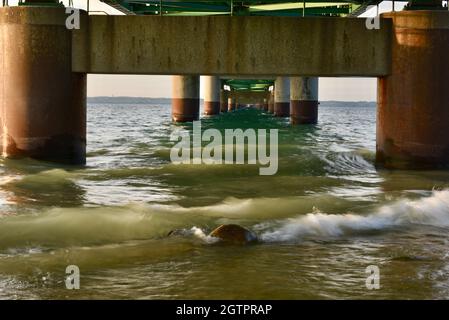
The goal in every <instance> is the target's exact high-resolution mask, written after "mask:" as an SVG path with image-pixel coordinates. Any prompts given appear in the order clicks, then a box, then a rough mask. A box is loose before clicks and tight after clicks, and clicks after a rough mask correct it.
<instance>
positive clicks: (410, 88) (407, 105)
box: [376, 11, 449, 169]
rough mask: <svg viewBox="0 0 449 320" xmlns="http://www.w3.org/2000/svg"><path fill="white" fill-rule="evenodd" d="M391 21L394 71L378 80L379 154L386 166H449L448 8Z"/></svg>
mask: <svg viewBox="0 0 449 320" xmlns="http://www.w3.org/2000/svg"><path fill="white" fill-rule="evenodd" d="M382 17H384V18H392V19H393V35H392V72H391V75H389V76H386V77H381V78H379V79H378V98H377V99H378V108H377V148H376V149H377V155H376V160H377V163H378V164H381V165H383V166H385V167H387V168H430V169H434V168H439V167H447V166H448V165H449V131H448V128H449V125H448V124H449V90H448V88H447V84H448V80H449V66H448V64H447V58H448V56H449V12H447V11H401V12H394V13H387V14H383V15H382Z"/></svg>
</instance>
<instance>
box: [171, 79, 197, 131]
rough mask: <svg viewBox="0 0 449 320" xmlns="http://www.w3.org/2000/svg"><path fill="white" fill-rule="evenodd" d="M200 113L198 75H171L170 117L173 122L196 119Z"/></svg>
mask: <svg viewBox="0 0 449 320" xmlns="http://www.w3.org/2000/svg"><path fill="white" fill-rule="evenodd" d="M199 114H200V77H199V76H173V77H172V119H173V121H175V122H188V121H194V120H198V118H199Z"/></svg>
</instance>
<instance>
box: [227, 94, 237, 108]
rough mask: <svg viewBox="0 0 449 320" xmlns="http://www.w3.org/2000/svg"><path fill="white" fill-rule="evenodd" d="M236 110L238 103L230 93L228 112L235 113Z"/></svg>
mask: <svg viewBox="0 0 449 320" xmlns="http://www.w3.org/2000/svg"><path fill="white" fill-rule="evenodd" d="M235 109H236V103H235V97H234V95H233V94H232V92H229V93H228V112H231V111H235Z"/></svg>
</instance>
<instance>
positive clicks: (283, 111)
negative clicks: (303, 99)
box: [274, 77, 290, 117]
mask: <svg viewBox="0 0 449 320" xmlns="http://www.w3.org/2000/svg"><path fill="white" fill-rule="evenodd" d="M274 115H275V116H276V117H288V116H290V78H289V77H277V78H276V80H275V83H274Z"/></svg>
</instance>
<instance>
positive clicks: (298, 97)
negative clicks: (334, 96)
mask: <svg viewBox="0 0 449 320" xmlns="http://www.w3.org/2000/svg"><path fill="white" fill-rule="evenodd" d="M290 117H291V123H292V124H316V123H317V121H318V78H317V77H291V78H290Z"/></svg>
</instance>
